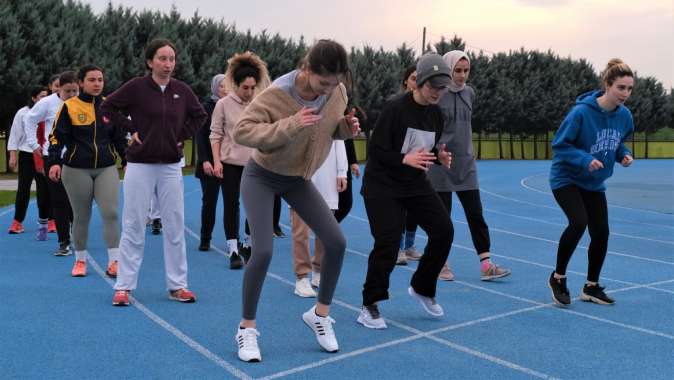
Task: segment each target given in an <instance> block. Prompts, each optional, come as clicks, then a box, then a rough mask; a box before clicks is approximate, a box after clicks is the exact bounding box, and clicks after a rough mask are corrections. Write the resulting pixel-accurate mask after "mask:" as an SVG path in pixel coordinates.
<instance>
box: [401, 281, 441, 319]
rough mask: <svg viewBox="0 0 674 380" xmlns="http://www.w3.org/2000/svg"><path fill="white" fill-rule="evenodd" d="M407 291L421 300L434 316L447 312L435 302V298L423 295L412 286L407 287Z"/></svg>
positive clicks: (420, 302) (422, 305) (423, 305)
mask: <svg viewBox="0 0 674 380" xmlns="http://www.w3.org/2000/svg"><path fill="white" fill-rule="evenodd" d="M407 293H408V294H409V295H410V296H412V298H414V299H416V300H417V301H419V304H421V307H423V308H424V310H426V312H427V313H428V314H430V315H432V316H434V317H442V316H443V315H444V314H445V312H444V311H443V310H442V306H440V305H439V304H438V303H437V302H435V298H433V297H426V296H422V295H421V294H419V293H417V292H415V291H414V289H412V287H411V286H410V287H409V288H407Z"/></svg>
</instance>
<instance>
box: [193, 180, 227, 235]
mask: <svg viewBox="0 0 674 380" xmlns="http://www.w3.org/2000/svg"><path fill="white" fill-rule="evenodd" d="M199 182H200V183H201V240H211V236H212V235H213V228H214V227H215V213H216V211H217V208H218V197H219V196H220V189H221V188H222V192H223V194H224V192H225V190H224V185H223V183H222V180H221V179H220V178H218V177H216V176H209V175H206V174H205V173H204V174H201V176H200V178H199Z"/></svg>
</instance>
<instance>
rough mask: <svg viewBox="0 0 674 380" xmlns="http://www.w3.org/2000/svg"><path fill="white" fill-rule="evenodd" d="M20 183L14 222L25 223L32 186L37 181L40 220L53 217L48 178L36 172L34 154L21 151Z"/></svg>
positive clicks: (17, 191) (19, 161)
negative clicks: (50, 208)
mask: <svg viewBox="0 0 674 380" xmlns="http://www.w3.org/2000/svg"><path fill="white" fill-rule="evenodd" d="M18 163H19V183H18V186H17V189H16V201H15V202H14V220H16V221H17V222H21V223H23V220H24V219H25V218H26V211H27V210H28V203H29V201H30V185H31V184H32V183H33V179H35V189H36V190H37V209H38V212H39V217H40V219H43V220H44V219H47V218H49V217H50V216H51V212H50V211H51V210H49V190H48V189H47V177H45V176H44V175H42V174H40V173H38V172H36V171H35V162H34V161H33V154H32V153H28V152H22V151H19V159H18Z"/></svg>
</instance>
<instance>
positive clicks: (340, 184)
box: [337, 177, 346, 193]
mask: <svg viewBox="0 0 674 380" xmlns="http://www.w3.org/2000/svg"><path fill="white" fill-rule="evenodd" d="M344 190H346V178H345V177H337V192H338V193H341V192H342V191H344Z"/></svg>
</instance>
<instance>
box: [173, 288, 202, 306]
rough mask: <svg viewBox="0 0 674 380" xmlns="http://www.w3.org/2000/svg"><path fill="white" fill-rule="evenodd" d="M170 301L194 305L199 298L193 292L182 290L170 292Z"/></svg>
mask: <svg viewBox="0 0 674 380" xmlns="http://www.w3.org/2000/svg"><path fill="white" fill-rule="evenodd" d="M169 299H172V300H174V301H178V302H182V303H192V302H195V301H196V300H197V296H196V295H194V292H192V291H191V290H188V289H185V288H182V289H176V290H171V291H169Z"/></svg>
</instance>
